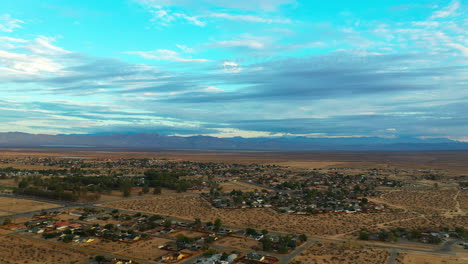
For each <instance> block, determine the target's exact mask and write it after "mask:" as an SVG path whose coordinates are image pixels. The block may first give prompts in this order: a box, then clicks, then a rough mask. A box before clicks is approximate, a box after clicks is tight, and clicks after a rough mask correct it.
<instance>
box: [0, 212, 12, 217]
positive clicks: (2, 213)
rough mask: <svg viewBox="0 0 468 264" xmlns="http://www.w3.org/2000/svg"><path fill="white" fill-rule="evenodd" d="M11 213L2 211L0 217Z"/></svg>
mask: <svg viewBox="0 0 468 264" xmlns="http://www.w3.org/2000/svg"><path fill="white" fill-rule="evenodd" d="M9 214H10V213H8V212H3V211H0V216H5V215H9Z"/></svg>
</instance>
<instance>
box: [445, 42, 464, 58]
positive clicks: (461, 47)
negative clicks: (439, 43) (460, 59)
mask: <svg viewBox="0 0 468 264" xmlns="http://www.w3.org/2000/svg"><path fill="white" fill-rule="evenodd" d="M447 46H449V47H452V48H454V49H457V50H459V51H460V52H461V53H462V54H463V55H464V56H467V57H468V47H467V46H464V45H462V44H459V43H448V44H447Z"/></svg>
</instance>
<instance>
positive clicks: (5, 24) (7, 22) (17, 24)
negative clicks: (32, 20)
mask: <svg viewBox="0 0 468 264" xmlns="http://www.w3.org/2000/svg"><path fill="white" fill-rule="evenodd" d="M21 24H24V21H22V20H19V19H16V18H12V17H11V16H10V15H9V14H5V15H3V16H0V31H3V32H13V31H14V30H15V29H16V28H21Z"/></svg>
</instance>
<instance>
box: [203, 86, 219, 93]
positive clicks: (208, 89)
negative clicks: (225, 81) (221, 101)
mask: <svg viewBox="0 0 468 264" xmlns="http://www.w3.org/2000/svg"><path fill="white" fill-rule="evenodd" d="M200 91H202V92H206V93H220V92H224V90H223V89H221V88H218V87H215V86H208V87H206V88H205V89H201V90H200Z"/></svg>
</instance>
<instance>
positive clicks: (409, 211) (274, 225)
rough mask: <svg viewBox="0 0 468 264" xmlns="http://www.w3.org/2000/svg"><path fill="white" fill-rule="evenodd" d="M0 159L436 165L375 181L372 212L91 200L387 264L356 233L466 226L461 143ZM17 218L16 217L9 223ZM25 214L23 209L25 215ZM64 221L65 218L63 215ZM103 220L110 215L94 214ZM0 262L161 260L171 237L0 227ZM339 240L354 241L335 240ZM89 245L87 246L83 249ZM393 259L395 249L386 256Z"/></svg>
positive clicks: (66, 153) (40, 205)
mask: <svg viewBox="0 0 468 264" xmlns="http://www.w3.org/2000/svg"><path fill="white" fill-rule="evenodd" d="M0 155H1V157H3V158H8V159H10V160H14V159H15V158H25V157H31V158H34V157H37V158H39V157H55V158H61V157H83V158H92V159H101V161H99V162H105V161H104V160H113V159H125V158H157V159H161V160H170V161H197V162H225V163H239V164H253V163H257V164H275V165H280V166H286V167H289V168H291V170H294V169H322V170H326V169H328V168H340V169H342V171H343V172H344V173H349V174H350V175H351V174H360V173H365V172H366V169H369V168H381V169H389V170H392V169H394V168H398V169H403V170H404V169H408V170H412V169H414V170H415V169H437V170H442V171H443V173H441V175H443V177H442V178H440V179H431V180H427V179H420V178H417V176H416V175H413V174H412V172H411V171H410V172H408V173H404V172H401V173H399V174H395V175H392V176H390V178H395V179H399V180H404V181H407V182H410V183H414V185H407V186H404V187H402V188H399V187H387V186H384V187H380V188H379V191H380V192H379V195H378V196H373V197H369V200H370V201H372V202H376V203H378V204H385V205H386V207H387V209H385V210H383V211H378V212H369V213H355V214H346V213H342V214H315V215H290V214H285V213H278V212H277V211H275V210H273V209H269V208H251V209H217V208H214V207H213V206H212V205H211V204H210V203H209V202H208V201H207V200H205V199H204V198H202V197H200V196H199V195H198V193H199V192H201V191H200V190H192V191H189V192H188V193H176V191H174V190H168V189H163V190H162V195H152V193H150V194H148V195H146V196H144V197H139V195H141V194H139V193H140V191H141V188H140V187H137V188H133V189H132V192H131V196H132V197H133V198H128V199H122V194H121V192H120V191H118V190H116V191H112V192H110V193H107V194H103V195H102V196H101V197H100V199H99V202H101V203H100V204H98V205H97V206H102V207H109V208H118V209H123V210H129V211H134V212H141V213H151V214H159V215H162V216H170V217H174V218H177V219H183V220H186V221H187V220H188V221H193V220H194V219H195V218H200V219H201V220H202V221H203V222H208V221H214V220H215V219H217V218H219V219H221V220H222V222H223V224H225V225H227V226H230V227H234V228H238V229H245V228H247V227H250V228H255V229H257V230H262V229H267V230H270V231H277V232H284V233H294V234H307V235H309V236H311V237H314V238H318V239H319V240H320V239H333V241H334V242H327V241H326V240H320V241H318V242H315V243H311V244H308V245H307V246H304V248H303V249H301V250H300V253H299V254H295V255H294V256H293V257H291V259H289V262H288V263H317V264H319V263H356V264H361V263H362V264H371V263H372V264H374V263H375V264H379V263H392V260H391V258H392V256H391V254H390V253H391V249H389V248H383V247H378V246H381V245H388V244H383V243H373V242H371V243H366V244H363V243H360V241H358V240H356V234H357V232H359V231H362V230H366V231H369V232H373V231H375V232H378V231H379V230H385V229H389V228H397V227H402V228H406V229H408V230H411V229H424V228H427V229H431V228H434V227H442V226H443V227H448V228H450V229H454V228H455V227H464V228H465V229H468V190H462V189H460V188H458V186H457V184H456V183H457V182H458V181H459V180H458V179H461V178H462V177H463V176H465V179H466V176H468V163H467V162H466V160H468V151H452V152H443V151H440V152H228V151H226V152H215V151H155V152H139V151H138V150H135V151H128V150H125V151H124V150H118V149H105V150H83V149H72V150H70V149H53V150H51V149H29V150H26V149H3V150H1V153H0ZM6 167H15V168H20V169H54V167H49V166H47V165H46V164H43V165H40V164H39V165H38V164H36V165H31V164H27V165H25V164H21V162H16V161H15V162H9V163H2V164H0V168H6ZM16 185H17V182H15V181H13V180H12V179H1V180H0V186H3V187H6V188H9V187H14V186H16ZM220 186H221V187H222V191H223V192H230V191H232V190H242V191H244V192H248V191H254V190H255V189H257V190H262V188H261V187H259V186H257V185H254V184H249V183H246V182H240V181H236V180H227V181H224V179H223V181H222V182H220ZM58 206H60V205H56V204H53V203H44V202H38V201H32V200H27V199H17V198H5V197H0V216H6V215H14V214H16V213H24V212H31V211H37V210H41V209H50V208H55V207H58ZM20 219H23V218H19V217H18V218H14V222H17V221H20ZM24 219H27V217H24ZM64 220H65V218H64ZM96 223H99V224H101V225H105V224H106V223H114V220H112V219H109V220H96ZM180 234H184V235H187V236H188V237H197V236H199V234H198V233H193V232H190V231H183V233H180ZM0 235H2V236H0V262H1V263H15V264H16V263H18V264H19V263H86V260H87V259H89V257H92V256H94V255H93V254H92V253H90V252H92V251H89V250H98V251H100V252H108V253H112V254H118V255H120V256H128V257H129V258H134V259H137V260H138V259H139V258H140V257H141V256H145V257H144V259H146V260H154V261H155V262H156V261H157V260H160V258H161V256H163V255H164V254H165V253H167V252H166V251H163V250H161V249H159V246H161V245H163V244H165V243H166V242H168V241H171V240H170V239H174V238H175V235H176V234H175V235H174V234H170V235H168V236H167V237H164V238H152V239H150V240H145V241H141V242H139V243H135V244H126V243H121V242H110V241H106V240H100V239H99V238H96V239H95V240H94V241H93V242H91V243H85V244H82V245H80V246H78V247H77V248H71V247H67V246H59V245H56V244H52V243H48V242H43V241H40V240H38V241H36V240H34V239H27V238H25V237H18V236H16V235H15V234H10V233H8V232H6V233H4V234H3V233H0ZM165 238H167V239H165ZM340 241H354V242H352V243H348V242H346V243H343V242H340ZM215 245H217V246H221V247H229V248H233V249H239V250H244V251H245V250H252V247H254V248H255V247H260V246H261V245H260V242H258V241H255V240H254V239H252V238H247V237H244V238H239V237H228V238H224V239H221V240H219V241H217V242H215ZM390 245H391V246H392V245H393V246H399V245H403V246H404V247H406V248H411V249H414V250H416V249H421V248H423V249H424V250H430V251H432V250H434V251H435V252H436V253H434V254H425V253H421V252H414V251H405V250H399V252H398V257H397V258H396V259H393V260H395V262H393V263H408V264H423V263H424V264H426V263H427V264H432V263H435V264H439V263H440V264H442V263H447V264H449V263H454V264H462V263H468V260H467V254H466V253H465V251H466V250H465V251H463V249H460V250H459V251H456V252H453V254H452V253H451V255H448V254H443V255H441V254H438V253H437V249H438V248H439V247H436V246H429V245H425V244H421V243H420V244H417V245H416V244H415V243H412V244H411V243H403V242H402V244H390ZM87 250H88V251H87ZM393 258H395V256H393Z"/></svg>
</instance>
